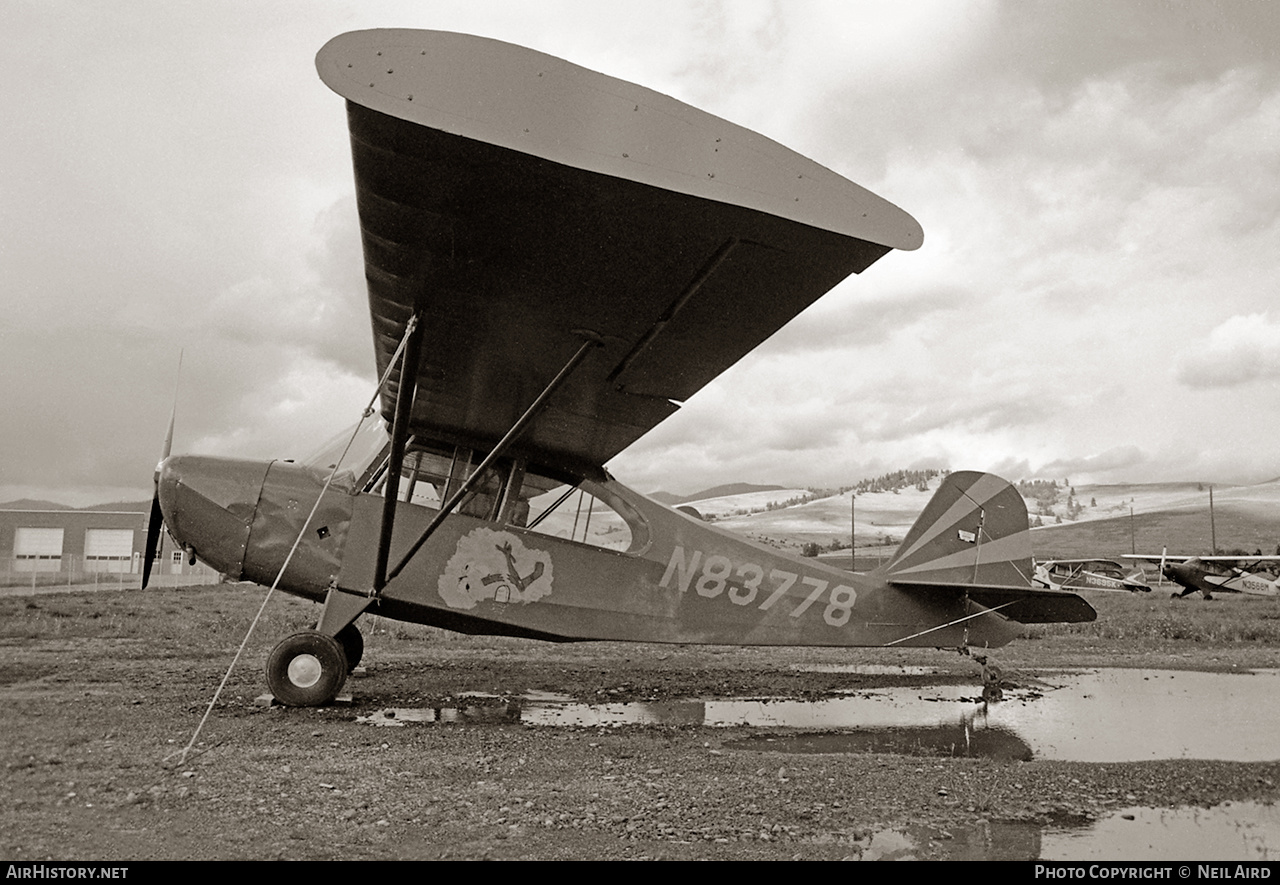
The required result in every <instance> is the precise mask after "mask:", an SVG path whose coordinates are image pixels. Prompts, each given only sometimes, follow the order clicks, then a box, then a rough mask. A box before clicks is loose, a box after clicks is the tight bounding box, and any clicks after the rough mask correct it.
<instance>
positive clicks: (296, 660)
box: [267, 630, 347, 707]
mask: <svg viewBox="0 0 1280 885" xmlns="http://www.w3.org/2000/svg"><path fill="white" fill-rule="evenodd" d="M346 680H347V655H346V652H345V651H343V648H342V643H340V642H339V641H338V640H337V639H335V638H333V637H332V636H326V635H325V634H323V633H317V632H316V631H315V630H308V631H306V632H305V633H294V634H293V635H292V636H287V637H285V638H284V639H282V640H280V642H279V644H277V645H276V647H275V648H273V649H272V650H271V654H270V655H268V656H267V687H268V688H270V689H271V693H272V694H273V695H275V697H276V700H278V701H279V702H280V703H282V704H285V705H287V706H290V707H319V706H322V705H324V704H327V703H329V702H330V701H332V700H333V699H334V698H335V697H337V695H338V690H339V689H341V688H342V684H343V683H344V682H346Z"/></svg>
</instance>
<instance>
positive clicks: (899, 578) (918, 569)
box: [878, 471, 1032, 587]
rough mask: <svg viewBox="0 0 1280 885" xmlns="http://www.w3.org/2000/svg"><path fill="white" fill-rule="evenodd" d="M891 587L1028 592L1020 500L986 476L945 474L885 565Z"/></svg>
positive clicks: (1027, 538) (1027, 535)
mask: <svg viewBox="0 0 1280 885" xmlns="http://www.w3.org/2000/svg"><path fill="white" fill-rule="evenodd" d="M878 571H880V572H881V573H882V574H884V575H885V577H886V578H887V579H888V580H889V581H891V582H904V583H911V584H948V585H968V584H975V585H980V586H986V587H1031V586H1032V583H1031V574H1032V564H1031V530H1030V528H1029V526H1028V523H1027V506H1026V504H1024V503H1023V500H1022V495H1020V494H1018V490H1017V489H1015V488H1014V487H1013V486H1012V485H1010V484H1009V483H1008V482H1007V481H1005V480H1003V479H1001V478H1000V477H998V476H995V475H994V474H991V473H979V472H976V471H961V472H958V473H951V474H948V475H947V476H946V477H945V478H944V479H943V481H942V485H940V486H939V487H938V491H936V492H935V493H934V495H933V497H932V498H931V499H930V500H929V503H928V505H926V506H925V508H924V512H922V513H921V514H920V516H919V518H918V519H917V520H916V521H915V524H914V525H912V526H911V530H910V531H909V532H907V537H906V538H905V539H904V540H903V542H902V543H901V544H900V545H898V550H897V552H896V553H895V554H894V556H893V559H891V560H890V561H889V562H888V564H887V565H885V566H883V567H882V568H881V569H879V570H878Z"/></svg>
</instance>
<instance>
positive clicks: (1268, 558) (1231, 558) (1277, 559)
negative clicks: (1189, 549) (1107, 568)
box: [1124, 553, 1280, 562]
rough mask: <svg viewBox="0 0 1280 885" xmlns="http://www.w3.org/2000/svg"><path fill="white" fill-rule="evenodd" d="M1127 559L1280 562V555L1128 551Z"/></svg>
mask: <svg viewBox="0 0 1280 885" xmlns="http://www.w3.org/2000/svg"><path fill="white" fill-rule="evenodd" d="M1124 558H1125V559H1141V560H1145V561H1147V562H1160V561H1161V560H1167V561H1169V562H1186V561H1187V560H1190V559H1198V560H1200V561H1201V562H1280V555H1275V556H1252V555H1248V556H1226V555H1222V556H1200V555H1199V554H1191V555H1187V554H1177V553H1170V554H1168V555H1161V554H1159V553H1126V554H1124Z"/></svg>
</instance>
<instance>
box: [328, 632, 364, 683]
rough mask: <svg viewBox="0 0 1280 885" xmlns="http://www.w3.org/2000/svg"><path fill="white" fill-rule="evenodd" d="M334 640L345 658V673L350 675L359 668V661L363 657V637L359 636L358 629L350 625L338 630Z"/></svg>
mask: <svg viewBox="0 0 1280 885" xmlns="http://www.w3.org/2000/svg"><path fill="white" fill-rule="evenodd" d="M335 638H336V639H337V640H338V643H339V644H340V645H341V646H342V651H343V652H344V653H345V654H346V656H347V672H348V673H350V672H351V671H352V670H354V669H355V668H356V667H358V666H360V659H361V658H362V657H364V637H363V636H361V635H360V628H359V627H357V626H356V625H355V624H354V623H351V624H348V625H347V626H345V627H343V628H342V629H341V630H339V631H338V635H337V637H335Z"/></svg>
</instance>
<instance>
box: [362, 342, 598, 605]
mask: <svg viewBox="0 0 1280 885" xmlns="http://www.w3.org/2000/svg"><path fill="white" fill-rule="evenodd" d="M574 334H576V335H578V336H580V337H581V338H582V339H583V342H582V345H581V346H580V347H579V348H578V350H577V352H576V353H574V355H573V356H572V357H571V358H570V359H569V362H567V363H565V366H564V368H563V369H561V370H560V372H559V373H558V374H557V375H556V376H555V378H553V379H551V382H550V383H549V384H548V385H547V386H546V388H545V389H544V390H543V391H542V393H540V394H538V398H537V399H535V400H534V401H533V403H532V405H530V406H529V408H528V409H526V410H525V413H524V414H523V415H521V416H520V418H519V420H518V421H516V423H515V424H513V425H512V426H511V429H510V430H508V431H507V433H506V435H505V436H504V437H502V439H501V440H499V441H498V444H497V445H496V446H494V447H493V451H491V452H490V453H489V454H488V455H487V456H486V457H485V459H484V460H483V461H481V462H480V464H479V466H477V467H476V468H475V469H474V470H473V471H471V474H470V475H469V476H468V477H467V479H466V481H465V482H463V484H462V485H461V486H459V487H458V490H457V491H456V492H454V493H453V494H452V495H451V496H450V497H449V500H447V501H445V502H444V503H443V504H441V505H440V510H439V512H438V513H436V515H435V518H434V519H432V520H431V522H430V523H429V524H428V525H427V527H426V528H425V529H423V530H422V534H421V535H419V536H418V540H416V541H414V542H413V546H412V547H410V548H409V549H408V551H407V552H406V553H405V554H404V556H403V557H401V559H400V562H398V563H397V564H396V567H395V568H393V569H392V570H391V571H390V573H388V574H387V575H386V576H385V577H380V576H379V575H377V574H375V577H374V585H373V592H374V593H375V594H377V593H381V592H382V589H383V588H384V587H385V586H386V585H387V582H389V581H392V580H394V579H395V577H396V575H398V574H400V571H401V570H402V569H403V568H404V567H405V566H406V565H407V564H408V563H409V560H410V559H412V558H413V556H414V554H416V553H417V552H418V550H420V549H421V548H422V545H423V544H425V543H426V541H427V538H429V537H431V535H432V534H433V533H434V532H435V530H436V529H437V528H439V526H440V524H441V523H442V522H444V520H445V517H447V516H448V515H449V514H450V513H452V512H453V510H454V508H456V507H457V506H458V504H460V503H461V502H462V500H463V499H464V498H466V497H467V495H469V494H470V493H471V491H472V490H473V489H474V488H475V487H476V486H477V485H478V484H479V483H480V480H481V479H482V478H483V476H484V472H485V471H486V470H488V469H489V468H490V467H491V466H492V465H493V462H494V461H496V460H498V458H500V457H502V455H503V453H505V452H506V450H507V449H508V448H510V446H511V444H512V443H513V442H515V440H516V439H517V438H518V437H519V436H520V434H522V433H524V431H525V430H526V429H527V428H528V426H529V424H530V423H532V421H533V419H534V418H536V417H538V415H539V414H541V413H542V410H543V408H544V407H545V406H546V403H547V399H548V398H549V397H550V396H551V394H553V393H554V392H555V391H556V389H557V388H559V387H560V385H561V384H563V383H564V382H565V381H566V380H567V379H568V377H569V376H570V375H571V374H573V370H574V369H576V368H577V367H578V366H579V365H580V364H581V363H582V361H583V360H584V359H586V357H587V354H588V353H590V352H591V349H592V348H594V347H599V346H601V345H602V344H603V343H604V341H603V339H602V338H601V337H600V336H599V335H597V334H596V333H595V332H591V331H588V330H586V329H575V330H574ZM400 397H401V398H400V400H397V402H396V422H397V424H398V423H399V421H400V404H401V402H403V399H404V384H403V382H402V383H401V389H400ZM393 440H394V433H393ZM393 445H394V442H393ZM401 448H402V451H401V456H402V457H403V454H404V453H403V444H402V447H401ZM394 454H395V452H394V449H393V451H392V456H393V457H394ZM396 472H397V473H398V472H399V467H398V465H396ZM395 475H396V474H391V475H389V476H388V477H387V482H388V487H387V489H386V491H385V492H384V494H385V495H386V497H387V500H388V501H390V502H391V504H390V509H391V511H392V512H393V513H394V510H395V497H394V496H393V495H392V490H391V487H390V482H391V480H392V478H393V477H394V476H395ZM383 512H384V524H383V530H384V531H385V532H386V533H387V538H386V541H387V547H388V548H389V547H390V530H389V529H388V528H387V525H386V522H385V513H386V511H385V510H384V511H383ZM383 549H384V548H383V547H382V546H379V548H378V554H379V557H381V556H382V554H383Z"/></svg>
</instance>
